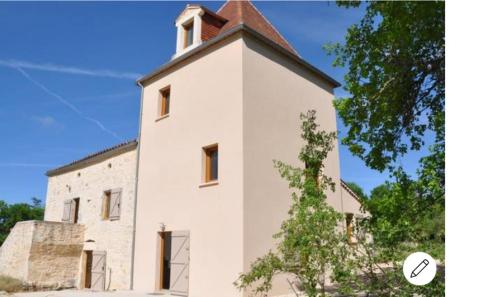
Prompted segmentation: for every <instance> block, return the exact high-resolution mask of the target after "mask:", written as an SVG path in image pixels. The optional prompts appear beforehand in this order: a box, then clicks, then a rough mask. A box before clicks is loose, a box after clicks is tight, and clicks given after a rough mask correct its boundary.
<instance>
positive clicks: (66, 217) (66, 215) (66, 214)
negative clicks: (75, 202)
mask: <svg viewBox="0 0 500 297" xmlns="http://www.w3.org/2000/svg"><path fill="white" fill-rule="evenodd" d="M71 204H72V200H71V199H68V200H65V201H64V208H63V216H62V221H63V222H69V221H70V219H71Z"/></svg>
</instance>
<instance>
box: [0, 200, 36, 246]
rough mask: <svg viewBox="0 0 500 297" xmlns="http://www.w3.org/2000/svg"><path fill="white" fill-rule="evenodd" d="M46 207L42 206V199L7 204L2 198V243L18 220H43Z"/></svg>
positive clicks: (0, 208)
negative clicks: (29, 202)
mask: <svg viewBox="0 0 500 297" xmlns="http://www.w3.org/2000/svg"><path fill="white" fill-rule="evenodd" d="M43 213H44V209H43V208H42V207H41V200H40V199H37V198H35V197H33V198H32V204H27V203H16V204H10V205H9V204H7V203H5V201H2V200H0V245H1V244H2V243H3V242H4V241H5V239H6V238H7V236H8V235H9V233H10V229H12V228H13V227H14V225H15V224H16V223H17V222H21V221H29V220H43Z"/></svg>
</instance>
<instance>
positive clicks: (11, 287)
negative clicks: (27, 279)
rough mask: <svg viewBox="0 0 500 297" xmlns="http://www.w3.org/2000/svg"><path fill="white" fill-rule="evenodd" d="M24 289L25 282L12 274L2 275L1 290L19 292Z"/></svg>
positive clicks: (0, 276)
mask: <svg viewBox="0 0 500 297" xmlns="http://www.w3.org/2000/svg"><path fill="white" fill-rule="evenodd" d="M22 290H23V282H22V281H20V280H18V279H16V278H12V277H10V276H5V275H0V291H5V292H8V293H13V292H19V291H22Z"/></svg>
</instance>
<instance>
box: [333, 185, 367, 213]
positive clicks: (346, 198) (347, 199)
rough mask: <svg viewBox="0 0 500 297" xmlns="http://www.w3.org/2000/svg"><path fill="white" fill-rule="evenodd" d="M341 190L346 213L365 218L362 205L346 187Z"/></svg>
mask: <svg viewBox="0 0 500 297" xmlns="http://www.w3.org/2000/svg"><path fill="white" fill-rule="evenodd" d="M339 189H341V194H342V201H343V209H344V213H352V214H354V216H365V214H364V213H362V212H361V209H360V208H361V203H360V202H359V201H358V200H357V199H356V198H355V197H354V196H353V195H352V194H351V193H349V191H347V190H346V189H345V188H344V187H339Z"/></svg>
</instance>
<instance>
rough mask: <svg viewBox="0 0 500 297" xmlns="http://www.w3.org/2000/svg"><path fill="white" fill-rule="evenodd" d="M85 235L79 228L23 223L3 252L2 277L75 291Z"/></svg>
mask: <svg viewBox="0 0 500 297" xmlns="http://www.w3.org/2000/svg"><path fill="white" fill-rule="evenodd" d="M83 233H84V226H82V225H79V224H67V223H59V222H43V221H25V222H19V223H17V224H16V225H15V226H14V228H13V229H12V230H11V233H10V234H9V236H8V237H7V240H6V241H5V242H4V244H3V245H2V247H1V249H0V273H1V274H5V275H9V276H12V277H15V278H18V279H20V280H23V281H25V282H27V283H30V284H35V285H37V286H48V287H52V286H53V287H65V288H70V287H75V286H76V282H77V278H78V267H79V263H80V257H81V253H82V250H83Z"/></svg>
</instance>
